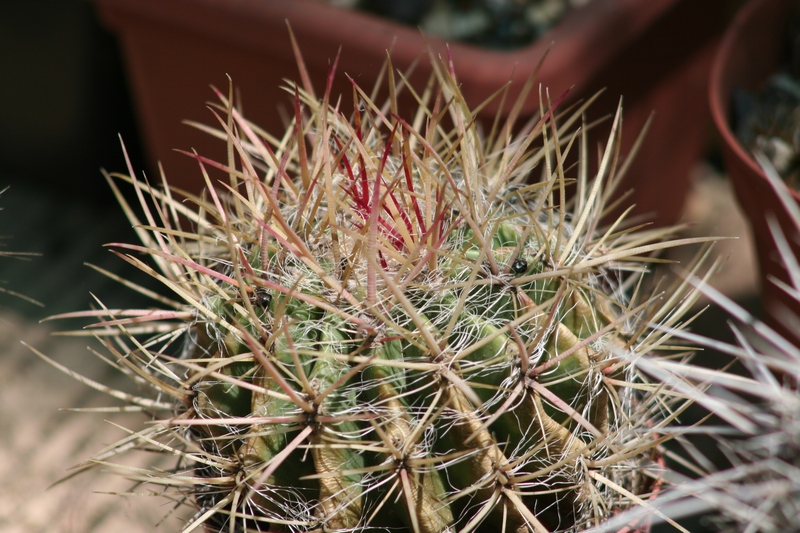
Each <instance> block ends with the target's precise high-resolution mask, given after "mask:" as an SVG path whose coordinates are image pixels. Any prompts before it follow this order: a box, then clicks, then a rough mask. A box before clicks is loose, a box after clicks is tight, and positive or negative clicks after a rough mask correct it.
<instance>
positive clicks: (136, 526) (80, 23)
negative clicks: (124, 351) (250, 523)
mask: <svg viewBox="0 0 800 533" xmlns="http://www.w3.org/2000/svg"><path fill="white" fill-rule="evenodd" d="M0 76H2V83H0V189H5V190H4V192H3V193H2V195H0V208H2V211H0V236H2V241H0V246H2V248H0V290H4V291H6V292H0V486H3V487H4V491H3V493H4V496H3V498H0V531H3V532H20V533H22V532H25V533H33V532H39V531H41V532H44V531H48V532H52V531H59V532H87V531H98V532H103V531H126V532H134V531H161V530H164V531H167V530H169V528H168V527H167V526H168V525H169V524H170V523H171V520H174V517H172V516H171V506H170V504H169V503H168V502H166V503H165V502H164V501H161V500H158V499H155V498H149V497H147V496H141V497H134V498H132V499H127V498H117V497H113V496H109V495H106V494H97V493H94V492H92V491H99V492H115V491H129V490H131V487H132V483H129V482H126V481H123V480H119V479H116V478H113V477H109V476H99V477H96V476H94V475H87V476H82V477H79V478H78V479H76V480H71V481H69V482H68V483H67V484H62V485H58V486H56V487H54V488H51V489H48V487H49V486H50V485H51V484H52V483H54V482H56V481H57V480H58V479H59V478H61V477H63V476H64V475H65V474H66V473H67V471H68V468H70V467H71V466H73V465H74V464H75V463H77V462H80V461H82V460H84V459H86V458H87V457H89V455H90V454H91V452H94V451H96V450H97V449H99V448H101V447H102V446H103V445H104V444H107V443H110V442H112V441H114V440H116V439H117V438H119V437H120V436H121V435H122V433H121V430H120V429H118V428H116V427H114V426H113V425H111V424H99V423H98V417H99V418H100V419H103V418H106V415H103V414H85V413H71V412H63V411H59V409H60V408H64V407H87V406H98V405H106V404H107V403H108V400H106V399H105V398H104V397H103V396H102V395H101V394H100V393H96V392H94V391H93V390H91V389H90V388H88V387H86V386H85V385H83V384H81V383H78V382H77V381H74V380H72V379H70V378H69V377H68V376H65V375H63V374H62V373H60V372H58V371H57V370H55V369H54V368H52V367H50V366H48V365H47V364H46V363H44V362H43V361H42V360H41V359H39V358H37V357H36V356H35V354H34V353H33V352H32V351H31V350H30V349H28V348H27V347H25V346H23V345H22V344H21V341H24V342H27V343H29V344H31V345H33V346H35V347H36V349H38V350H40V351H42V352H43V353H46V354H48V355H50V356H51V357H53V358H55V359H57V360H58V361H59V362H62V363H64V364H66V365H68V366H69V367H71V368H73V369H75V370H78V371H81V372H84V373H86V374H88V375H89V376H91V377H93V378H95V379H98V380H101V381H103V382H104V383H107V384H109V385H112V386H120V387H128V386H129V385H128V384H126V383H125V382H124V381H122V382H119V380H117V379H116V377H115V376H114V375H113V374H111V373H110V372H109V371H107V370H106V369H105V368H104V367H103V366H102V364H101V363H100V362H99V360H98V359H97V358H96V357H95V356H93V355H92V354H91V353H90V352H89V351H88V350H87V349H86V347H85V346H86V341H85V339H80V338H70V337H58V336H53V335H52V332H53V330H54V329H56V328H58V327H61V328H62V329H63V327H64V325H63V324H55V325H54V324H52V323H50V322H45V323H41V322H40V321H41V320H42V319H43V318H44V317H46V316H50V315H53V314H58V313H62V312H67V311H73V310H80V309H85V308H87V307H88V306H90V305H91V304H92V297H91V294H92V293H94V294H97V295H99V296H101V297H102V299H103V301H104V302H105V303H107V304H108V305H109V306H112V307H113V306H114V305H117V304H121V303H122V302H125V304H126V305H128V306H131V305H136V302H135V301H134V302H132V301H131V298H133V297H132V296H131V295H130V293H129V292H128V291H125V290H120V289H119V288H118V287H117V286H116V284H115V283H113V282H111V281H109V280H107V279H106V278H105V277H103V276H101V275H100V274H98V273H96V272H95V271H94V270H92V269H91V268H89V267H87V266H86V265H85V263H87V262H89V263H92V264H96V265H98V266H100V267H104V268H110V269H112V270H114V271H116V272H122V273H125V272H128V271H126V269H125V266H124V265H123V264H122V262H121V261H119V260H117V259H116V258H114V257H113V256H112V254H111V253H110V252H108V251H107V250H106V249H104V248H103V244H105V243H108V242H115V241H125V242H134V241H135V236H134V234H133V232H132V231H131V229H130V227H129V225H128V224H127V222H126V220H125V219H124V217H123V215H122V212H121V211H120V210H119V209H118V207H117V205H116V200H115V199H114V198H113V196H112V194H111V193H110V190H109V188H108V186H107V184H106V182H105V180H104V178H103V177H102V174H101V172H100V169H101V168H105V169H108V170H109V171H124V169H125V161H124V159H123V157H122V151H121V149H120V137H121V138H122V139H123V140H124V142H125V146H126V148H127V150H128V152H129V154H130V156H131V160H132V162H133V166H134V168H135V169H144V168H145V165H146V163H145V161H144V158H143V157H144V156H143V150H142V144H143V143H142V139H141V137H140V133H139V129H138V125H137V121H136V119H135V116H134V106H133V102H132V98H131V93H130V92H129V85H128V82H129V80H127V79H126V74H125V69H124V65H123V63H122V58H121V52H120V47H119V43H118V42H117V41H116V39H115V37H114V36H112V35H111V34H110V33H109V32H108V31H107V30H106V29H105V28H104V27H103V26H102V25H101V24H100V23H99V21H98V19H97V17H96V14H95V7H94V6H93V4H92V3H90V2H89V1H88V0H28V1H26V2H0ZM708 139H709V142H708V149H707V151H706V153H705V156H704V158H703V159H702V160H701V161H700V162H698V164H697V165H696V168H695V169H694V170H693V173H692V178H691V179H692V186H691V191H690V194H689V197H688V198H687V201H686V204H685V207H684V216H683V219H684V220H685V221H687V222H690V223H691V224H692V225H691V227H690V228H689V229H688V230H687V235H711V234H717V235H726V236H735V237H738V240H734V241H726V242H724V243H722V244H721V245H720V246H719V247H718V251H719V253H720V254H721V255H722V256H724V257H727V258H728V261H727V263H726V265H725V266H724V268H723V270H722V271H721V273H720V275H719V276H718V277H717V279H716V282H715V283H716V285H717V286H718V287H719V288H721V289H722V290H723V291H724V292H725V293H727V294H728V295H730V296H732V297H734V298H735V299H736V300H738V301H740V302H743V303H745V305H746V306H748V307H749V308H752V309H755V306H756V303H755V302H756V296H757V295H756V275H755V272H754V268H755V267H754V264H755V263H754V260H753V252H752V247H751V242H750V238H749V235H748V233H747V226H746V225H745V223H744V221H743V219H742V217H741V215H740V214H739V211H738V207H737V205H736V203H735V201H734V199H733V196H732V193H731V191H730V187H729V185H728V183H727V181H726V178H725V175H724V173H723V172H722V171H721V170H720V164H719V157H718V154H717V151H716V147H715V142H714V136H713V134H712V132H711V131H710V125H709V132H708ZM10 252H19V253H22V254H31V255H14V254H11V253H10ZM685 258H686V257H685V256H683V257H681V256H676V257H675V259H676V260H680V259H685ZM134 275H135V274H134ZM139 279H141V278H139ZM7 291H16V292H20V293H23V294H24V295H25V297H26V298H20V297H16V296H14V295H13V294H11V293H9V292H7ZM694 329H695V330H700V331H701V332H703V333H706V334H709V335H712V336H714V337H717V338H727V337H728V334H727V328H726V326H725V320H724V317H723V315H722V314H721V313H718V312H716V311H714V310H711V311H709V312H707V313H706V314H705V315H703V316H702V317H701V318H700V319H699V320H698V322H697V324H696V325H695V328H694ZM114 420H115V421H119V419H117V418H114ZM98 428H100V429H99V430H98ZM162 520H164V522H162Z"/></svg>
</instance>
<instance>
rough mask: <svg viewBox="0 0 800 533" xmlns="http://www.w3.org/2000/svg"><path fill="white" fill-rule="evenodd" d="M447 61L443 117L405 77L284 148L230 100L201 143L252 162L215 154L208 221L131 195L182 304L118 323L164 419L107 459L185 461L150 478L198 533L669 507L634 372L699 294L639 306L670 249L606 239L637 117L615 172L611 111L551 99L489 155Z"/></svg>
mask: <svg viewBox="0 0 800 533" xmlns="http://www.w3.org/2000/svg"><path fill="white" fill-rule="evenodd" d="M432 61H433V62H434V63H435V71H436V74H435V76H434V77H433V78H432V79H431V82H430V84H429V85H428V86H426V87H420V88H414V89H413V90H414V91H416V92H415V93H414V94H416V98H417V99H418V101H419V111H418V112H417V114H416V115H415V116H408V117H401V116H397V114H396V113H395V112H394V107H393V102H394V96H395V95H396V94H397V93H398V92H399V91H410V90H412V89H411V88H409V87H406V86H405V85H404V83H403V78H402V76H400V75H398V74H397V73H394V72H392V69H391V68H388V69H387V70H386V73H385V77H384V79H385V82H384V89H385V90H387V92H388V94H389V97H388V99H387V100H386V102H385V103H376V101H375V99H374V98H371V97H370V96H369V95H368V94H367V93H365V92H364V91H363V90H362V89H361V88H359V87H358V86H357V85H356V84H355V83H354V84H353V93H352V95H347V97H346V98H337V99H334V98H333V95H331V94H329V93H328V92H326V93H325V94H324V95H323V96H321V97H317V96H315V94H314V92H313V89H312V88H311V87H309V86H307V85H306V86H295V85H291V86H289V87H287V89H288V90H290V91H292V92H294V93H295V95H296V108H295V116H294V117H293V121H292V123H291V125H290V126H289V127H288V128H287V130H286V133H285V134H284V135H283V136H282V137H278V138H275V137H272V136H270V135H269V134H267V133H266V132H263V131H261V130H260V129H259V128H258V127H257V126H256V125H254V124H252V123H250V122H249V121H247V120H246V119H245V118H244V117H243V116H241V115H240V113H239V111H238V110H237V106H235V105H233V104H232V99H231V97H230V96H228V95H226V94H224V93H222V92H219V91H217V97H218V101H217V103H216V104H214V105H213V106H212V109H213V111H214V113H215V116H216V119H217V122H218V123H217V125H216V126H215V127H213V128H211V127H208V126H200V125H198V127H201V128H203V129H205V130H206V131H207V132H208V133H209V134H211V135H215V136H217V137H218V138H220V140H221V142H226V143H227V145H228V154H229V156H228V160H227V161H211V160H208V159H206V158H204V157H203V155H202V154H194V153H188V152H187V155H188V156H190V157H194V158H195V159H196V160H197V162H198V175H202V176H204V178H205V180H206V182H207V185H208V190H207V191H206V193H205V194H204V195H203V196H202V197H190V198H188V200H187V199H186V198H183V197H179V193H178V192H177V191H170V190H169V189H167V188H156V187H153V186H151V185H149V184H147V183H146V182H144V181H142V180H141V179H138V178H135V177H134V172H133V170H132V169H129V170H130V175H129V176H121V175H120V176H115V177H113V178H111V177H110V178H111V179H110V180H109V181H110V183H111V184H112V187H113V188H114V189H115V190H117V191H118V188H117V183H118V182H119V181H127V182H129V183H132V184H133V187H134V189H135V191H136V194H137V195H138V197H139V199H140V200H141V203H142V205H141V207H142V212H143V215H137V214H136V213H135V212H136V210H134V209H133V208H132V207H131V206H129V205H128V204H127V203H126V202H125V200H124V195H121V194H119V197H120V199H121V201H122V202H123V206H124V208H125V210H126V212H127V213H128V216H129V217H130V218H131V221H132V222H133V223H134V224H135V225H136V227H137V228H138V231H139V235H140V237H141V239H142V245H131V244H114V245H112V246H113V248H114V249H115V250H116V251H117V253H118V254H119V255H120V256H121V257H123V258H124V259H126V260H127V261H128V262H130V263H132V264H134V265H136V266H138V267H139V268H141V269H142V270H144V271H145V272H147V273H148V274H149V275H151V276H153V277H155V278H157V279H159V280H160V281H162V282H163V283H164V285H165V286H166V287H167V288H169V289H170V293H171V295H170V296H161V295H153V297H154V298H156V299H157V300H158V302H159V306H160V309H159V310H109V309H103V310H99V311H95V312H93V313H94V314H93V316H97V317H101V316H102V317H103V318H102V319H101V320H100V321H99V322H98V323H96V324H95V331H97V330H98V329H99V330H100V331H101V332H102V335H101V339H102V338H106V339H107V338H108V337H111V338H116V339H117V341H118V342H117V343H116V344H115V343H113V342H108V341H107V340H106V345H107V346H108V347H109V348H110V349H111V350H112V351H113V352H114V353H115V354H116V355H117V357H118V360H119V361H120V362H119V366H120V368H121V369H123V370H125V371H127V372H129V373H130V374H131V375H132V376H133V377H134V379H136V380H138V381H139V382H141V383H145V384H148V385H149V386H150V387H151V388H153V389H155V391H156V392H157V393H158V394H157V395H156V396H153V397H150V398H145V397H135V398H129V401H130V402H131V403H133V404H135V405H139V406H140V407H142V408H143V409H145V410H147V411H149V412H152V413H153V414H154V417H155V420H154V421H153V422H152V423H151V424H149V425H148V426H147V427H146V429H143V430H140V431H136V432H131V435H130V436H129V437H127V438H126V439H124V440H123V441H121V442H120V443H119V444H117V445H116V447H112V448H110V451H109V450H106V451H105V452H104V453H103V454H101V455H99V456H98V457H97V458H95V459H96V462H97V463H102V464H105V465H107V464H108V463H109V462H111V458H112V457H113V456H115V455H117V454H121V453H123V452H126V451H128V450H129V449H131V448H144V449H148V450H153V449H155V450H158V451H161V452H164V453H167V454H172V455H176V456H178V457H179V462H178V465H177V466H176V467H175V469H174V470H171V471H164V470H163V469H162V470H154V471H152V472H150V473H147V474H144V475H143V474H141V473H139V474H137V475H136V476H135V477H136V479H140V480H141V481H143V482H146V483H152V484H155V485H156V486H163V487H161V488H159V490H164V488H166V489H168V490H169V491H171V492H170V494H171V495H172V496H171V497H172V498H174V499H175V500H176V501H180V502H184V503H188V504H192V505H193V506H195V509H194V511H193V514H192V513H190V515H189V518H188V521H187V525H186V528H185V531H191V530H194V529H196V528H205V529H207V530H209V531H220V532H245V531H287V532H306V531H308V532H310V531H315V532H316V531H319V532H332V531H408V532H427V533H441V532H445V531H448V532H449V531H452V532H457V531H458V532H470V531H488V532H509V533H510V532H523V531H533V532H536V533H545V532H556V531H558V532H564V531H582V530H585V529H588V528H591V527H593V526H596V525H598V524H602V523H603V521H604V520H606V519H607V518H608V517H610V516H612V515H615V514H618V513H620V512H621V511H624V510H625V509H627V508H629V507H631V506H633V505H637V504H639V505H640V504H641V503H642V500H643V499H646V498H647V495H648V492H649V491H650V490H651V489H652V487H653V486H654V482H653V480H654V479H657V477H658V469H657V468H656V467H655V465H656V462H655V461H654V457H656V456H657V452H656V445H657V443H658V442H659V440H658V438H657V435H658V429H659V424H660V420H662V419H664V418H667V416H665V415H668V414H669V405H670V402H669V399H668V398H665V397H662V396H661V392H660V391H661V388H660V387H658V386H656V385H655V384H651V383H648V382H647V380H646V379H644V378H643V377H642V376H640V375H638V373H637V372H636V371H635V368H634V365H632V361H635V359H636V358H637V357H638V356H639V355H641V354H644V353H649V352H651V351H652V350H654V349H656V348H658V347H659V346H660V345H661V344H663V342H664V341H665V338H666V336H665V334H663V333H660V332H659V331H660V330H656V329H653V328H651V327H650V324H651V323H653V322H660V323H662V324H663V323H667V324H670V323H672V322H670V321H673V322H674V320H675V319H674V318H673V317H671V315H670V313H671V312H672V311H671V310H672V309H673V308H676V307H678V306H677V304H676V302H677V301H678V300H677V298H678V297H679V296H677V294H678V293H679V292H680V291H676V292H675V293H673V294H670V295H667V296H664V297H662V298H661V300H662V301H661V303H660V304H659V303H658V302H655V303H654V301H655V300H656V299H654V298H651V296H650V295H643V294H642V292H643V289H641V286H640V284H638V283H637V280H638V279H639V277H640V275H641V274H642V273H643V272H645V271H646V268H645V265H646V263H647V261H648V260H649V259H650V255H651V254H652V252H654V251H656V250H658V249H661V248H665V247H667V246H671V245H672V244H671V243H668V242H665V235H666V234H665V233H664V232H662V231H659V230H648V229H641V228H639V230H638V231H636V232H631V231H628V230H626V229H625V228H626V224H625V221H624V220H622V219H621V220H617V221H614V222H613V223H611V224H608V225H605V224H604V223H602V222H601V219H602V215H603V214H604V212H605V210H606V207H607V205H608V202H609V198H610V197H611V194H612V193H613V189H614V185H615V183H617V181H618V180H619V179H620V178H621V176H622V174H623V173H624V169H625V165H624V160H623V159H622V158H621V156H620V154H618V153H617V150H616V145H617V144H616V143H617V140H618V138H619V131H620V120H621V118H620V115H619V114H618V116H617V117H615V118H613V120H614V121H615V125H614V128H613V133H612V136H611V138H610V139H609V141H608V144H607V146H605V147H602V148H601V149H600V150H599V152H595V151H594V150H590V147H588V146H587V143H586V141H585V137H584V136H583V135H582V133H583V131H584V127H585V124H583V121H582V116H583V114H584V112H585V110H586V109H587V107H588V105H589V104H588V103H587V104H586V105H584V106H581V107H577V108H572V109H561V108H560V107H559V100H558V98H554V99H553V100H551V99H550V97H549V96H548V94H547V92H546V91H545V90H543V89H541V90H536V91H534V90H530V89H531V88H532V87H533V84H531V85H529V86H528V87H527V88H526V91H525V93H526V95H527V97H530V98H539V100H540V102H541V108H542V112H541V114H540V115H539V116H538V117H536V118H535V119H534V120H532V121H530V122H528V123H527V124H520V125H515V116H514V114H512V115H511V117H510V119H509V121H508V122H507V123H504V124H497V125H496V127H495V128H494V129H493V130H492V131H491V132H482V131H479V130H478V127H477V126H476V125H475V123H474V121H473V118H474V114H473V111H471V110H470V109H469V108H468V107H467V106H466V104H465V103H464V100H463V98H462V96H461V93H460V92H459V89H458V84H457V82H456V80H455V73H454V72H453V71H452V69H451V67H450V64H449V63H448V62H447V61H446V60H444V61H443V60H441V59H437V58H433V59H432ZM389 67H390V65H389ZM334 70H335V65H334V68H332V69H331V74H330V75H331V76H333V75H334V74H333V72H334ZM230 92H231V93H232V91H230ZM523 96H525V95H523ZM499 97H502V95H501V96H499ZM589 157H598V158H600V160H601V164H600V165H599V166H600V171H599V173H598V174H597V175H596V176H588V175H587V170H586V169H587V168H588V167H587V165H586V164H585V162H586V160H587V159H588V158H589ZM567 161H576V162H575V163H567ZM143 254H144V259H143ZM165 307H166V309H165ZM84 316H86V315H85V314H84ZM637 527H640V526H639V525H634V526H633V528H634V529H635V528H637Z"/></svg>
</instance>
